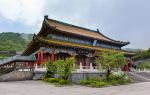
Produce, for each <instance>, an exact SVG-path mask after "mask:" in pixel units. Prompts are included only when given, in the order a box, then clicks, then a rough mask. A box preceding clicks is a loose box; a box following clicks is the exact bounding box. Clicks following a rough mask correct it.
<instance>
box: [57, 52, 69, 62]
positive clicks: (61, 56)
mask: <svg viewBox="0 0 150 95" xmlns="http://www.w3.org/2000/svg"><path fill="white" fill-rule="evenodd" d="M69 57H71V55H70V54H68V53H63V52H59V53H56V54H55V61H56V60H66V58H69Z"/></svg>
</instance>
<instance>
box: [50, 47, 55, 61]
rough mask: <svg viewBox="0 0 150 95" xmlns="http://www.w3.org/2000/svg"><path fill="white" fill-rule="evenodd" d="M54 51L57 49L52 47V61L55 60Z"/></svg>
mask: <svg viewBox="0 0 150 95" xmlns="http://www.w3.org/2000/svg"><path fill="white" fill-rule="evenodd" d="M54 52H55V49H54V48H53V49H52V55H51V60H52V62H54V61H55V54H54Z"/></svg>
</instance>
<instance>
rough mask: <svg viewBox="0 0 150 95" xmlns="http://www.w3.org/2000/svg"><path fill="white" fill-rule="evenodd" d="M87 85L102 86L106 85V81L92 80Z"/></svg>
mask: <svg viewBox="0 0 150 95" xmlns="http://www.w3.org/2000/svg"><path fill="white" fill-rule="evenodd" d="M89 85H90V86H91V87H103V86H106V85H107V83H106V82H103V81H99V82H97V81H92V82H90V84H89Z"/></svg>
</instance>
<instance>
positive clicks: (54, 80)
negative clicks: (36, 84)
mask: <svg viewBox="0 0 150 95" xmlns="http://www.w3.org/2000/svg"><path fill="white" fill-rule="evenodd" d="M44 81H46V82H48V83H58V82H59V79H58V78H45V79H44Z"/></svg>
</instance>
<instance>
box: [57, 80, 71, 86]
mask: <svg viewBox="0 0 150 95" xmlns="http://www.w3.org/2000/svg"><path fill="white" fill-rule="evenodd" d="M58 83H59V84H60V85H65V84H68V83H69V82H68V81H67V80H64V79H59V82H58Z"/></svg>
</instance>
